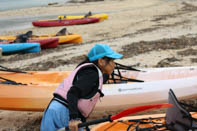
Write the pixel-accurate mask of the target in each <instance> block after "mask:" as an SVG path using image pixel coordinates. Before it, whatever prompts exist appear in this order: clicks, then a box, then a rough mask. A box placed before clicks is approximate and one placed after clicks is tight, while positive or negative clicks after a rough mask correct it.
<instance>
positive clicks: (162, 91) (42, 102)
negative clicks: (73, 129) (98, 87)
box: [0, 77, 197, 111]
mask: <svg viewBox="0 0 197 131" xmlns="http://www.w3.org/2000/svg"><path fill="white" fill-rule="evenodd" d="M43 80H44V79H43ZM196 81H197V77H188V78H181V79H173V80H171V79H170V80H160V81H151V82H143V83H138V82H135V83H126V84H104V86H103V91H102V92H103V93H104V94H105V96H104V97H103V98H101V101H98V102H97V104H96V107H95V110H94V111H118V110H122V109H125V108H129V107H133V106H139V105H148V104H161V103H166V102H167V101H168V91H169V89H170V88H171V89H173V90H174V91H175V92H176V94H177V97H178V98H179V99H191V98H197V83H196ZM57 86H58V84H56V83H55V84H54V83H52V84H51V85H50V84H46V83H44V82H43V83H42V85H32V84H29V85H12V84H0V109H4V110H18V111H43V110H44V109H45V108H46V107H47V105H48V103H49V102H50V100H51V99H52V94H53V92H54V91H55V89H56V88H57Z"/></svg>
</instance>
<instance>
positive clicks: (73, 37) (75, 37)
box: [0, 34, 82, 44]
mask: <svg viewBox="0 0 197 131" xmlns="http://www.w3.org/2000/svg"><path fill="white" fill-rule="evenodd" d="M0 39H2V40H7V41H11V42H12V41H13V40H15V39H16V36H0ZM31 39H38V40H41V41H42V40H43V39H58V43H59V44H69V43H82V37H81V35H79V34H68V35H61V36H56V35H55V34H49V35H39V36H32V37H31ZM8 43H9V42H8Z"/></svg>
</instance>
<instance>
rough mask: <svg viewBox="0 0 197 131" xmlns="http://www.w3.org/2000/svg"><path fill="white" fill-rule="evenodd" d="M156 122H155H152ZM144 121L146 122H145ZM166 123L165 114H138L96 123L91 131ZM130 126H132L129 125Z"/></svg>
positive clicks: (162, 128) (121, 130)
mask: <svg viewBox="0 0 197 131" xmlns="http://www.w3.org/2000/svg"><path fill="white" fill-rule="evenodd" d="M192 117H194V118H197V113H193V114H192ZM139 120H140V122H141V123H139ZM152 121H153V122H155V123H154V124H153V123H152ZM143 122H144V124H143ZM164 124H166V123H165V114H152V115H138V116H128V117H123V118H120V119H118V120H115V121H113V122H105V123H101V124H98V125H96V126H95V127H94V128H93V129H91V131H127V129H128V128H129V131H131V130H135V129H136V127H137V126H138V128H140V129H144V128H151V127H153V126H161V125H164ZM129 126H130V127H129ZM158 130H167V129H166V127H161V128H158Z"/></svg>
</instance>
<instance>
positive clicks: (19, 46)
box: [0, 43, 41, 54]
mask: <svg viewBox="0 0 197 131" xmlns="http://www.w3.org/2000/svg"><path fill="white" fill-rule="evenodd" d="M0 48H2V53H4V54H10V53H17V52H24V53H36V52H40V51H41V49H40V44H39V43H14V44H0Z"/></svg>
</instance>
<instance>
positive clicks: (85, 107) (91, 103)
mask: <svg viewBox="0 0 197 131" xmlns="http://www.w3.org/2000/svg"><path fill="white" fill-rule="evenodd" d="M89 65H93V66H95V67H96V68H97V70H98V74H99V87H98V90H102V85H103V75H102V73H101V71H100V69H99V68H98V67H97V66H96V65H94V64H92V63H86V64H82V65H80V66H79V67H77V68H76V69H75V70H74V71H73V72H72V73H71V74H70V75H69V76H68V77H67V78H66V79H65V80H64V81H63V82H62V83H61V84H60V85H59V86H58V88H57V89H56V91H55V92H54V93H55V94H58V95H60V96H61V97H63V98H64V99H65V100H67V93H68V91H69V89H70V88H71V87H72V85H73V80H74V78H75V76H76V74H77V72H78V71H79V70H80V69H81V68H83V67H85V66H89ZM99 98H100V93H99V92H97V93H96V94H95V95H94V96H93V97H92V98H90V99H79V100H78V109H79V111H80V112H81V114H82V115H83V116H84V117H88V116H89V114H90V113H91V112H92V110H93V109H94V107H95V105H96V102H97V101H98V99H99Z"/></svg>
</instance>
